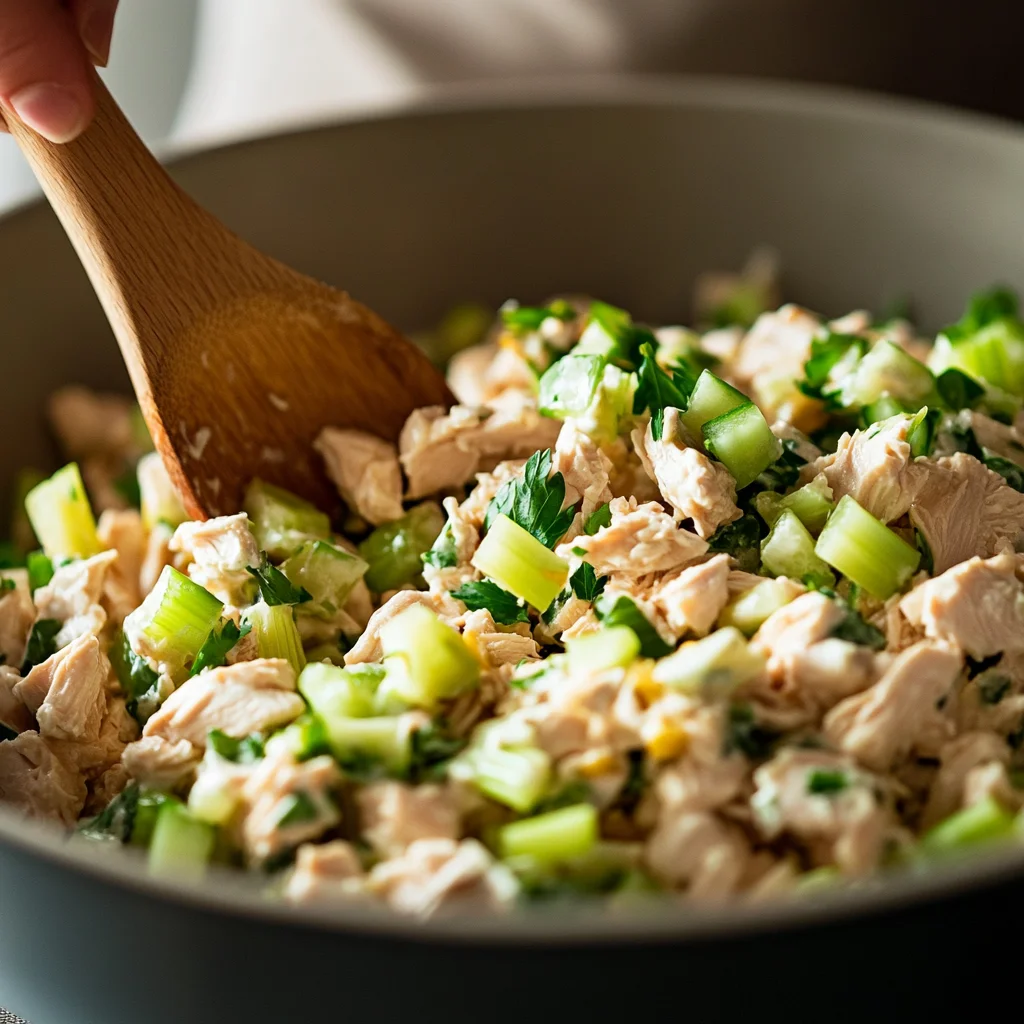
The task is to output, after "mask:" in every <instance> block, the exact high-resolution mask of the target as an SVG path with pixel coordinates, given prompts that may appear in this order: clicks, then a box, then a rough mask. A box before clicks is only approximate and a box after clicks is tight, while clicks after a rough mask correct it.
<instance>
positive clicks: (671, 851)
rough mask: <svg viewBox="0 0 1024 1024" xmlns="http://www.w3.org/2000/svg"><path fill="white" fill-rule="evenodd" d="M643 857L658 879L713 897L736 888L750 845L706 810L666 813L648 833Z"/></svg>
mask: <svg viewBox="0 0 1024 1024" xmlns="http://www.w3.org/2000/svg"><path fill="white" fill-rule="evenodd" d="M643 858H644V863H645V864H646V866H647V868H648V870H649V871H650V872H651V874H652V875H653V876H654V877H655V878H657V879H658V881H660V882H662V883H664V884H665V885H670V886H673V887H676V888H682V887H685V888H686V889H687V891H688V892H689V894H690V895H691V896H693V897H695V898H704V899H714V898H716V897H722V896H727V895H729V894H730V893H732V892H735V891H736V889H737V888H738V887H739V884H740V880H741V879H742V877H743V873H744V871H745V870H746V868H747V863H748V861H749V859H750V845H749V843H748V842H747V840H746V838H745V837H744V835H743V833H742V832H741V831H740V830H739V829H738V828H736V827H735V826H734V825H729V824H726V822H724V821H723V820H722V819H721V818H719V817H718V816H717V815H715V814H712V813H710V812H708V811H684V812H682V813H673V812H669V813H666V814H663V815H662V816H661V818H660V820H659V821H658V824H657V825H656V826H655V828H654V831H653V832H651V834H650V836H649V837H648V839H647V842H646V844H645V845H644V853H643Z"/></svg>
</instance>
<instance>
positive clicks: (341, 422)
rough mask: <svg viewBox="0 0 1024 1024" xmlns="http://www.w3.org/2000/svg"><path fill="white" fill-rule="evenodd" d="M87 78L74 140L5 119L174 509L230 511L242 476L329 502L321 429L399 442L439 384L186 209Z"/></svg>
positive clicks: (338, 307)
mask: <svg viewBox="0 0 1024 1024" xmlns="http://www.w3.org/2000/svg"><path fill="white" fill-rule="evenodd" d="M95 82H96V92H97V112H96V118H95V120H94V121H93V123H92V125H91V126H90V127H89V128H88V129H87V130H86V131H85V132H84V133H83V134H82V135H81V136H80V137H79V138H78V139H76V140H75V141H73V142H70V143H66V144H64V145H55V144H53V143H51V142H48V141H46V140H45V139H43V138H41V137H40V136H38V135H37V134H35V132H33V131H31V130H30V129H29V128H27V127H26V126H25V125H23V124H22V123H21V122H20V121H18V119H17V118H16V117H15V116H14V115H13V114H12V112H11V111H9V110H6V109H5V111H4V115H5V118H6V120H7V123H8V125H9V127H10V129H11V133H12V134H13V135H14V137H15V139H16V140H17V142H18V144H19V146H20V147H21V149H22V152H23V153H24V154H25V156H26V157H27V159H28V161H29V163H30V164H31V166H32V169H33V170H34V171H35V174H36V176H37V178H38V179H39V182H40V184H41V185H42V187H43V190H44V192H45V193H46V196H47V198H48V199H49V201H50V204H51V205H52V206H53V208H54V210H55V211H56V213H57V216H58V217H59V218H60V220H61V223H62V224H63V226H64V229H65V231H66V232H67V234H68V237H69V238H70V239H71V242H72V244H73V245H74V247H75V250H76V251H77V253H78V256H79V258H80V259H81V261H82V264H83V266H84V267H85V269H86V271H87V273H88V275H89V278H90V280H91V281H92V284H93V287H94V288H95V290H96V294H97V295H98V296H99V299H100V302H101V303H102V305H103V308H104V311H105V312H106V315H107V318H108V319H109V321H110V324H111V327H112V328H113V331H114V335H115V336H116V338H117V341H118V344H119V345H120V348H121V352H122V355H123V356H124V360H125V363H126V364H127V366H128V371H129V373H130V375H131V379H132V384H133V386H134V388H135V393H136V395H137V396H138V399H139V404H140V406H141V407H142V412H143V415H144V416H145V419H146V423H147V425H148V427H149V430H150V433H151V434H152V436H153V442H154V444H155V445H156V447H157V450H158V451H159V452H160V454H161V455H162V456H163V460H164V463H165V465H166V466H167V469H168V472H169V473H170V475H171V479H172V480H173V481H174V483H175V485H176V486H177V487H178V489H179V491H180V494H181V497H182V501H183V502H184V505H185V508H186V509H187V511H188V512H189V514H190V515H192V516H194V517H196V518H206V517H208V516H216V515H223V514H225V513H230V512H236V511H238V510H239V509H240V507H241V502H242V495H243V493H244V491H245V488H246V486H247V485H248V483H249V481H250V480H251V479H252V478H253V477H254V476H259V477H262V478H263V479H264V480H268V481H270V482H271V483H275V484H278V485H280V486H282V487H287V488H288V489H289V490H291V491H294V492H295V493H297V494H300V495H302V496H303V497H305V498H308V499H309V500H311V501H314V502H316V503H317V504H319V505H321V506H323V507H327V506H329V505H331V504H333V503H335V502H336V501H337V495H336V493H335V491H334V489H333V488H332V487H331V485H330V483H329V482H328V480H327V478H326V476H325V474H324V472H323V469H322V467H321V464H320V460H319V458H318V457H317V456H316V455H315V453H314V451H313V449H312V441H313V439H314V438H315V437H316V435H317V433H318V432H319V431H320V429H321V428H322V427H325V426H328V425H330V426H339V427H349V428H354V429H358V430H365V431H369V432H370V433H373V434H376V435H378V436H380V437H383V438H386V439H388V440H395V439H396V438H397V437H398V433H399V431H400V430H401V428H402V424H403V423H404V422H405V419H406V417H407V416H408V415H409V413H410V412H411V411H412V410H413V409H415V408H418V407H420V406H424V405H450V404H451V402H452V397H451V394H450V392H449V391H448V388H447V386H446V385H445V382H444V379H443V377H442V376H441V374H440V373H438V371H437V370H436V369H435V368H434V367H433V366H432V365H431V364H430V362H429V361H428V360H427V358H426V357H425V356H424V355H423V353H422V352H420V351H419V349H417V348H416V347H415V346H414V345H413V344H412V343H411V342H409V341H408V340H406V339H405V338H404V337H403V336H402V335H401V334H400V333H399V332H398V331H397V330H395V328H393V327H391V326H390V325H389V324H388V323H387V322H386V321H385V320H383V319H382V318H381V317H380V316H378V315H377V314H376V313H374V312H373V311H372V310H370V309H367V308H366V307H365V306H363V305H361V304H360V303H358V302H356V301H355V300H354V299H352V298H350V297H349V296H348V295H347V294H346V293H344V292H341V291H337V290H335V289H333V288H330V287H328V286H327V285H325V284H321V283H320V282H319V281H315V280H313V279H311V278H308V277H306V276H304V275H302V274H300V273H298V272H297V271H295V270H292V269H291V268H290V267H286V266H284V265H283V264H281V263H278V262H277V261H276V260H273V259H271V258H270V257H269V256H266V255H265V254H263V253H261V252H259V251H258V250H256V249H254V248H252V246H250V245H247V244H246V243H245V242H243V241H241V240H240V239H239V238H237V237H236V236H235V235H234V234H232V233H231V232H230V231H229V230H228V229H227V228H226V227H225V226H224V225H223V224H221V223H220V221H218V220H217V219H216V218H215V217H213V216H212V215H211V214H210V213H208V212H207V211H206V210H204V209H202V207H200V206H199V205H198V204H196V203H195V202H194V201H193V200H192V199H191V198H189V197H188V196H187V195H186V194H185V193H184V192H183V191H182V190H181V189H180V188H179V187H178V186H177V185H175V184H174V182H173V181H171V179H170V177H169V176H168V174H167V172H166V171H165V170H164V169H163V168H162V167H161V166H160V164H159V163H158V162H157V161H156V159H155V158H154V157H153V155H152V154H151V153H150V152H149V150H148V149H147V148H146V146H145V145H144V143H143V142H142V140H141V139H140V138H139V137H138V135H137V134H136V133H135V131H134V130H133V129H132V127H131V125H130V124H129V123H128V121H127V119H126V118H125V117H124V115H123V114H122V112H121V110H120V109H119V108H118V106H117V104H116V103H115V102H114V100H113V98H112V97H111V96H110V93H109V92H108V91H107V89H106V87H105V86H104V85H103V84H102V83H101V82H100V80H99V78H98V77H97V78H96V80H95ZM341 227H342V230H341V232H340V235H339V236H340V237H344V234H343V225H342V226H341ZM58 301H59V299H58Z"/></svg>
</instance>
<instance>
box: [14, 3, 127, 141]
mask: <svg viewBox="0 0 1024 1024" xmlns="http://www.w3.org/2000/svg"><path fill="white" fill-rule="evenodd" d="M117 3H118V0H0V105H2V106H3V108H4V109H6V110H10V111H11V112H12V113H14V114H16V115H17V116H18V117H19V118H20V119H21V120H22V121H24V122H25V124H26V125H28V126H29V127H30V128H32V129H33V130H35V131H37V132H38V133H39V134H40V135H42V136H44V137H45V138H47V139H49V140H50V141H51V142H70V141H71V140H72V139H73V138H75V136H76V135H78V134H79V133H80V132H81V131H82V130H83V129H84V128H85V127H86V125H87V124H88V123H89V121H90V120H91V119H92V115H93V111H94V109H95V102H94V99H93V94H92V87H91V84H90V64H96V65H99V66H100V67H103V66H105V65H106V63H107V56H108V55H109V52H110V37H111V34H112V33H113V29H114V13H115V11H116V9H117ZM0 130H6V126H5V125H4V124H3V121H2V118H0Z"/></svg>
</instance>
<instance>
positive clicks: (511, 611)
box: [451, 580, 530, 626]
mask: <svg viewBox="0 0 1024 1024" xmlns="http://www.w3.org/2000/svg"><path fill="white" fill-rule="evenodd" d="M451 594H452V597H454V598H456V599H457V600H459V601H462V603H463V604H465V606H466V607H467V608H468V609H469V610H470V611H474V612H475V611H479V610H480V609H484V610H485V611H489V612H490V613H491V617H492V618H493V619H494V621H495V622H499V623H501V624H502V625H503V626H511V625H513V624H514V623H516V622H529V621H530V615H529V613H528V612H527V610H526V607H525V605H523V603H522V602H521V601H520V600H519V598H518V597H516V596H515V595H514V594H510V593H509V592H508V591H507V590H505V589H504V588H503V587H499V586H498V584H497V583H495V582H494V580H470V581H469V582H468V583H463V584H462V586H461V587H459V588H458V589H457V590H453V591H452V592H451Z"/></svg>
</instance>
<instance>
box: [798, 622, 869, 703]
mask: <svg viewBox="0 0 1024 1024" xmlns="http://www.w3.org/2000/svg"><path fill="white" fill-rule="evenodd" d="M884 665H885V662H884V659H879V658H876V656H875V654H874V652H873V651H872V650H871V649H870V648H869V647H863V646H861V645H860V644H854V643H850V642H849V641H848V640H840V639H838V638H837V637H831V638H829V639H826V640H819V641H818V642H817V643H813V644H811V645H810V647H807V648H805V649H804V650H795V651H793V652H792V653H791V655H790V656H789V658H788V659H787V660H786V664H785V669H784V677H783V678H781V679H780V680H779V681H780V682H781V683H782V686H781V689H782V692H784V693H789V694H792V695H793V696H794V697H796V698H797V699H798V700H799V701H800V702H801V703H803V704H804V705H805V706H807V707H811V708H813V709H814V711H815V712H816V713H817V714H821V713H822V712H824V711H827V710H828V709H829V708H831V707H833V706H834V705H835V704H836V703H838V702H839V701H841V700H843V699H844V698H845V697H849V696H852V695H853V694H855V693H860V692H861V691H862V690H865V689H867V687H868V686H870V685H871V684H872V683H873V682H874V681H875V680H876V678H877V677H878V674H879V672H880V671H881V670H882V668H883V667H884Z"/></svg>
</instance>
